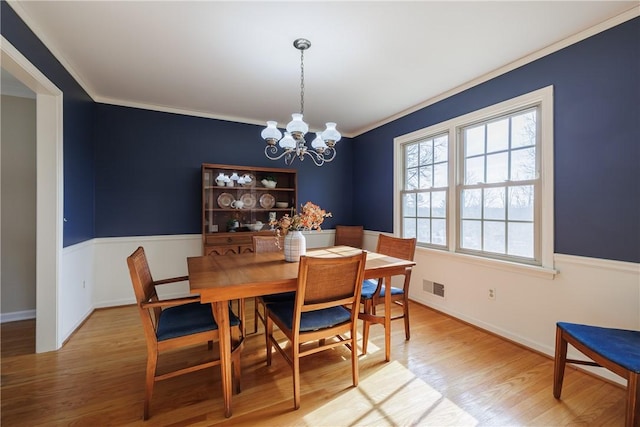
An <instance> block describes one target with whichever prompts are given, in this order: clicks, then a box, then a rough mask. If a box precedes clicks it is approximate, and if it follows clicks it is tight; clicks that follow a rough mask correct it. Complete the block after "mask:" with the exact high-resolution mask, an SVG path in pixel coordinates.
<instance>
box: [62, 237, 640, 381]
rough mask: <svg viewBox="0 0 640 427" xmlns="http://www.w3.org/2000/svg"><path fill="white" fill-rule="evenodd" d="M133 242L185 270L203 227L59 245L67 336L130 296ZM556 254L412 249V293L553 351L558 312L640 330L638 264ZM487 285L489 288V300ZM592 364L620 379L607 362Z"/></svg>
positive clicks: (182, 287) (159, 264)
mask: <svg viewBox="0 0 640 427" xmlns="http://www.w3.org/2000/svg"><path fill="white" fill-rule="evenodd" d="M378 234H379V233H378V232H374V231H365V238H364V247H365V249H368V250H375V248H376V243H377V238H378ZM305 238H306V240H307V247H309V248H313V247H322V246H328V245H331V244H333V238H334V231H333V230H322V231H319V232H318V231H315V232H307V233H305ZM138 246H143V247H144V248H145V251H146V253H147V256H148V259H149V264H150V268H151V272H152V274H153V276H154V278H156V279H162V278H168V277H175V276H184V275H186V274H187V264H186V258H187V257H189V256H198V255H200V254H201V251H202V249H201V236H200V235H179V236H141V237H119V238H100V239H94V240H93V241H91V242H85V243H82V244H80V245H76V246H74V247H70V248H65V250H64V269H63V271H64V274H63V277H64V279H63V282H64V286H63V291H62V293H63V295H64V297H63V298H61V301H62V303H61V306H62V307H61V309H62V313H64V314H63V316H62V332H63V334H62V335H63V336H65V337H68V336H69V334H70V333H71V332H73V330H74V329H75V328H76V327H77V326H78V325H79V324H80V323H81V322H82V321H83V320H84V318H85V317H86V316H87V315H88V314H89V313H90V312H91V310H93V309H94V308H99V307H110V306H117V305H124V304H132V303H134V296H133V289H132V287H131V281H130V279H129V272H128V269H127V264H126V258H127V256H128V255H130V254H131V253H132V252H133V251H134V250H135V249H136V248H137V247H138ZM554 259H555V269H556V270H557V272H558V273H557V274H555V276H554V275H536V274H525V273H519V272H518V271H517V270H511V269H501V268H493V267H491V266H488V265H483V264H482V263H478V262H474V261H472V260H468V259H465V258H464V257H459V256H456V255H455V254H450V253H448V252H441V251H434V250H428V249H424V248H418V249H417V251H416V257H415V260H416V263H417V265H416V267H415V269H414V271H413V274H412V277H411V292H410V298H411V299H412V300H414V301H416V302H419V303H422V304H424V305H426V306H429V307H432V308H434V309H436V310H439V311H442V312H444V313H447V314H449V315H451V316H453V317H456V318H459V319H461V320H463V321H465V322H468V323H470V324H473V325H476V326H478V327H480V328H482V329H485V330H488V331H491V332H493V333H496V334H498V335H500V336H503V337H505V338H507V339H509V340H512V341H514V342H517V343H520V344H522V345H524V346H526V347H529V348H531V349H534V350H537V351H539V352H541V353H544V354H547V355H549V356H552V355H553V352H554V346H555V323H556V322H557V321H568V322H576V323H586V324H595V325H602V326H609V327H618V328H625V329H636V330H638V329H640V264H635V263H625V262H618V261H608V260H601V259H592V258H584V257H576V256H568V255H559V254H556V255H555V257H554ZM83 280H84V287H82V283H83ZM423 280H429V281H434V282H438V283H442V284H444V286H445V296H444V298H442V297H438V296H435V295H433V294H430V293H428V292H426V291H425V290H424V289H423ZM489 288H492V289H495V294H496V297H495V299H493V300H492V299H489V297H488V289H489ZM187 292H188V285H187V284H186V283H180V284H177V285H168V286H167V287H166V288H165V289H162V290H160V294H161V295H162V296H164V297H170V296H176V295H182V294H185V293H187ZM89 301H90V302H89ZM398 344H400V343H398ZM572 357H575V358H580V357H581V356H580V355H579V354H577V353H573V354H572ZM592 371H593V372H594V373H595V374H596V375H600V376H603V377H605V378H608V379H610V380H612V381H616V382H619V383H623V381H622V379H621V378H620V377H618V376H616V375H614V374H610V373H608V371H605V370H602V369H597V368H594V369H592Z"/></svg>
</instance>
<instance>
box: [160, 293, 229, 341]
mask: <svg viewBox="0 0 640 427" xmlns="http://www.w3.org/2000/svg"><path fill="white" fill-rule="evenodd" d="M229 322H230V323H231V326H237V325H239V324H240V320H239V319H238V318H237V317H236V316H235V314H233V313H232V312H231V310H229ZM216 329H218V325H217V324H216V322H215V320H213V314H212V312H211V304H201V303H199V302H192V303H189V304H183V305H178V306H175V307H168V308H165V309H164V310H162V313H160V318H159V319H158V327H157V328H156V337H157V339H158V341H164V340H168V339H171V338H176V337H182V336H185V335H191V334H197V333H199V332H206V331H212V330H216Z"/></svg>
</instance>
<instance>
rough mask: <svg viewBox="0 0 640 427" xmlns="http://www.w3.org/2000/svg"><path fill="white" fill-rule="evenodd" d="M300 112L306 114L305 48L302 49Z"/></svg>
mask: <svg viewBox="0 0 640 427" xmlns="http://www.w3.org/2000/svg"><path fill="white" fill-rule="evenodd" d="M300 114H304V49H301V50H300Z"/></svg>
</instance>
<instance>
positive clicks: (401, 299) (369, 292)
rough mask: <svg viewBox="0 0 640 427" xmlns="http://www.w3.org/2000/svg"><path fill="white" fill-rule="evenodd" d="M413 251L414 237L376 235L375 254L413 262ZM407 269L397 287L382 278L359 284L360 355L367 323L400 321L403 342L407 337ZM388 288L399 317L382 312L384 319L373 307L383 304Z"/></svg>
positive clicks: (409, 279) (365, 338) (365, 336)
mask: <svg viewBox="0 0 640 427" xmlns="http://www.w3.org/2000/svg"><path fill="white" fill-rule="evenodd" d="M415 251H416V239H415V238H406V239H403V238H400V237H391V236H387V235H385V234H380V235H379V236H378V245H377V248H376V253H379V254H382V255H389V256H392V257H394V258H402V259H406V260H410V261H413V258H414V255H415ZM411 271H412V269H411V268H407V269H405V270H404V282H403V285H402V287H401V288H398V287H395V286H391V285H390V284H387V283H385V280H384V278H382V277H381V278H379V279H368V280H365V281H364V283H363V284H362V298H361V302H362V304H363V311H362V313H360V315H359V317H360V319H361V320H362V321H363V322H362V354H367V344H368V342H369V327H370V326H371V323H378V324H382V325H383V326H384V321H385V316H389V318H390V320H399V319H404V333H405V339H406V340H409V338H410V337H411V334H410V328H409V284H410V283H411ZM387 287H389V289H390V292H391V302H392V303H393V304H396V305H399V306H401V307H402V314H399V315H395V316H392V315H391V313H387V312H385V313H384V316H379V315H377V314H376V306H377V305H379V304H382V303H384V296H385V292H387ZM384 333H385V337H386V336H390V335H391V331H390V330H386V328H385V331H384Z"/></svg>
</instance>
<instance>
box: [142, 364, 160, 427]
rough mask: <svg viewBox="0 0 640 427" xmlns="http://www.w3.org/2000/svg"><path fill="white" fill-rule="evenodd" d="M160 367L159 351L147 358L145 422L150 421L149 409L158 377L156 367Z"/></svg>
mask: <svg viewBox="0 0 640 427" xmlns="http://www.w3.org/2000/svg"><path fill="white" fill-rule="evenodd" d="M157 365H158V353H157V351H156V352H154V353H153V354H149V355H148V356H147V376H146V382H145V388H144V414H143V418H144V420H145V421H146V420H148V419H149V408H150V406H151V396H152V395H153V385H154V383H155V377H156V366H157Z"/></svg>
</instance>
